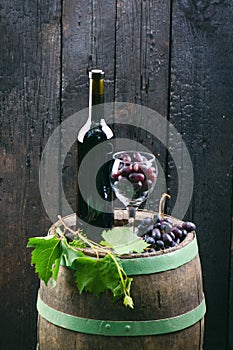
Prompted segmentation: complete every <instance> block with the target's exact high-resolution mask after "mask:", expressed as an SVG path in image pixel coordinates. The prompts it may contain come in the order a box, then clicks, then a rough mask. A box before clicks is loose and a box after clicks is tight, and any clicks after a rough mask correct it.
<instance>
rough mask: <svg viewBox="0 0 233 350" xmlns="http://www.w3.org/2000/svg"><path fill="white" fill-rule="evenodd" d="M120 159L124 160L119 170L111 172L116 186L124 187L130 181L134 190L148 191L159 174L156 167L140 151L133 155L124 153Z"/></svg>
mask: <svg viewBox="0 0 233 350" xmlns="http://www.w3.org/2000/svg"><path fill="white" fill-rule="evenodd" d="M118 159H119V160H120V161H122V165H121V167H119V168H118V169H117V172H115V173H112V174H111V177H112V182H113V184H114V187H116V188H120V189H122V188H124V186H125V187H127V186H128V184H129V182H130V183H131V185H133V188H134V191H135V192H139V193H141V192H142V193H143V192H144V191H148V189H150V188H151V187H152V185H153V182H154V181H155V179H156V176H157V174H156V169H155V168H154V167H152V166H151V164H150V162H148V160H147V159H146V157H145V156H143V155H142V154H141V153H139V152H134V153H133V155H132V157H131V156H130V155H129V154H127V153H122V154H120V155H119V157H118Z"/></svg>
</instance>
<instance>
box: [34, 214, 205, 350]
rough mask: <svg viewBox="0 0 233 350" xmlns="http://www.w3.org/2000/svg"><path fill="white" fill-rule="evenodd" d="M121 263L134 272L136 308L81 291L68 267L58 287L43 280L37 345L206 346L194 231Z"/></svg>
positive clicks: (136, 349) (93, 349)
mask: <svg viewBox="0 0 233 350" xmlns="http://www.w3.org/2000/svg"><path fill="white" fill-rule="evenodd" d="M66 220H67V222H69V220H70V221H72V220H73V218H69V217H67V218H66ZM122 262H123V267H124V269H125V271H126V272H127V274H128V275H129V276H132V277H133V283H132V287H131V295H132V297H133V300H134V304H135V307H134V309H129V308H126V307H125V306H123V304H122V300H119V301H117V302H114V303H113V302H112V294H111V293H110V292H109V293H108V292H105V293H103V294H101V296H100V297H99V298H97V297H96V296H95V295H92V294H90V293H86V292H84V293H83V294H81V295H80V294H79V292H78V291H77V287H76V285H75V282H74V275H73V271H71V270H70V269H68V268H67V267H64V266H61V268H60V271H59V276H58V280H57V283H56V286H55V287H52V286H51V287H49V286H48V287H46V286H45V285H44V283H43V282H41V285H40V290H39V293H38V301H37V309H38V312H39V317H38V349H39V350H64V349H69V350H74V349H80V350H109V349H111V350H126V349H127V350H131V349H132V350H155V349H156V350H168V349H169V350H184V349H187V350H200V349H202V346H203V332H204V314H205V299H204V294H203V287H202V274H201V265H200V260H199V255H198V246H197V240H196V236H195V233H194V232H192V233H190V234H188V236H187V237H186V239H185V240H184V241H183V242H182V243H181V244H180V245H178V246H176V247H173V248H170V249H167V250H165V251H160V252H157V253H153V255H152V254H150V255H149V254H148V256H147V255H139V254H133V255H132V256H130V258H128V259H125V258H124V259H122Z"/></svg>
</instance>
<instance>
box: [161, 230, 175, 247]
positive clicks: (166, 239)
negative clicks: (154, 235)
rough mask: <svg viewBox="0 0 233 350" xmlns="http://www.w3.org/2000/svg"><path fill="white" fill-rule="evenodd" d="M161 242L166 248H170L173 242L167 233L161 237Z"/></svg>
mask: <svg viewBox="0 0 233 350" xmlns="http://www.w3.org/2000/svg"><path fill="white" fill-rule="evenodd" d="M162 240H163V241H164V244H165V246H166V247H170V246H171V244H172V242H173V240H172V238H171V236H170V235H169V234H168V233H164V234H163V235H162Z"/></svg>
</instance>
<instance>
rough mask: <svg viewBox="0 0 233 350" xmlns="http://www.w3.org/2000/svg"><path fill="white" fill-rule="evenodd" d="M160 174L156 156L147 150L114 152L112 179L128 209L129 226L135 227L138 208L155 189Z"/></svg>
mask: <svg viewBox="0 0 233 350" xmlns="http://www.w3.org/2000/svg"><path fill="white" fill-rule="evenodd" d="M157 176H158V167H157V163H156V160H155V156H154V155H153V154H151V153H147V152H138V151H121V152H117V153H114V154H113V165H112V169H111V175H110V181H111V186H112V189H113V190H114V192H115V194H116V197H117V198H118V199H119V200H120V201H121V202H122V203H123V204H124V206H125V207H126V209H127V211H128V217H129V226H132V227H133V230H134V227H135V216H136V210H137V209H138V207H139V206H140V204H142V203H143V202H144V201H145V200H146V199H147V197H148V196H149V195H150V193H151V192H152V191H153V189H154V186H155V183H156V181H157Z"/></svg>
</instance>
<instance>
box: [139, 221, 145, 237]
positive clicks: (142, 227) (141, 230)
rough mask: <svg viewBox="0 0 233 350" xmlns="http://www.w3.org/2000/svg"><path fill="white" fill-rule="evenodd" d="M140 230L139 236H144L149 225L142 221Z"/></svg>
mask: <svg viewBox="0 0 233 350" xmlns="http://www.w3.org/2000/svg"><path fill="white" fill-rule="evenodd" d="M137 228H138V231H137V235H138V236H139V237H142V236H143V235H144V234H145V233H146V230H147V226H146V225H143V224H142V223H141V224H139V225H138V227H137Z"/></svg>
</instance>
